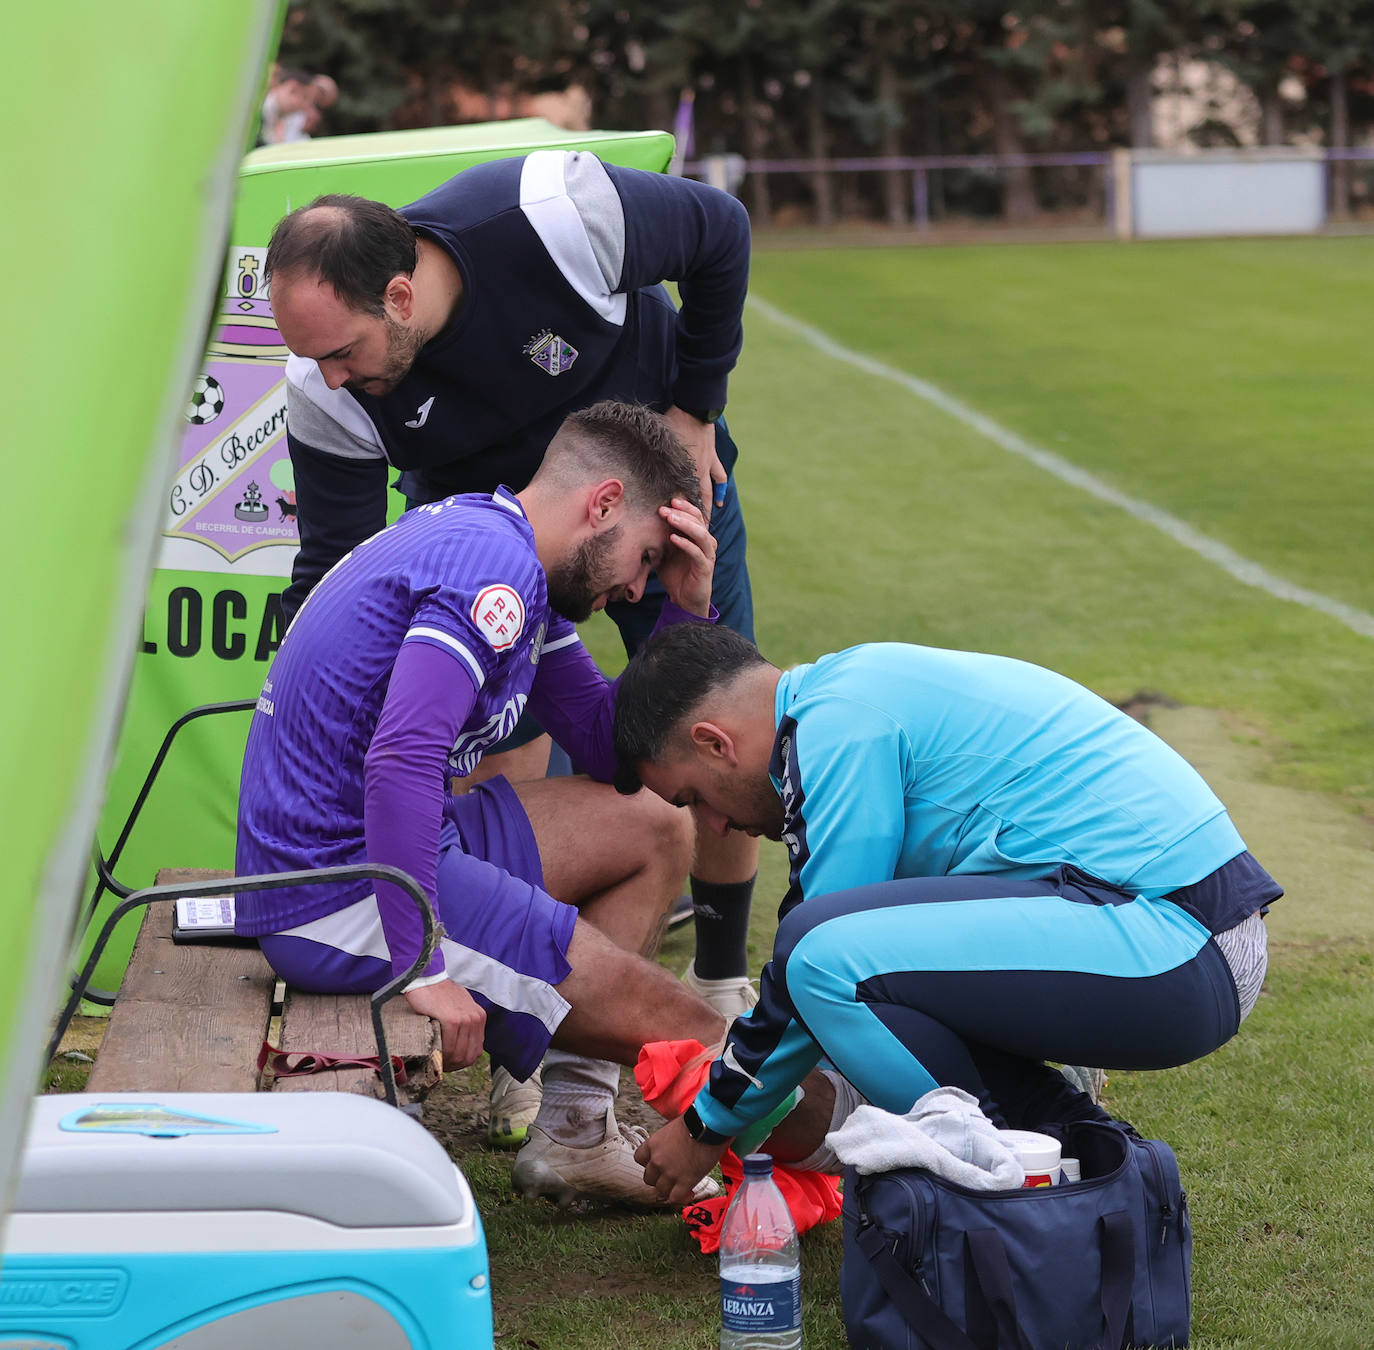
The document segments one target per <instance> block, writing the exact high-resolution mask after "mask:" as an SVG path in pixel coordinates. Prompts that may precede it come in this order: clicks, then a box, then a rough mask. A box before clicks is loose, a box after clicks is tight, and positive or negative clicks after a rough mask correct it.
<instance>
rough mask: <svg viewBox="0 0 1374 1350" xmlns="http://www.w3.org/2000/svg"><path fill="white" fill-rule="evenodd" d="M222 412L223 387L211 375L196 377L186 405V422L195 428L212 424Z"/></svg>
mask: <svg viewBox="0 0 1374 1350" xmlns="http://www.w3.org/2000/svg"><path fill="white" fill-rule="evenodd" d="M223 410H224V386H223V385H221V384H220V382H219V381H218V380H217V379H215V377H214V376H213V375H197V376H196V382H195V384H193V385H192V386H191V401H190V402H189V403H188V404H187V405H186V420H187V421H188V422H193V423H195V425H197V426H204V425H205V424H206V423H207V422H213V421H214V420H215V418H217V417H218V416H219V415H220V413H221V412H223Z"/></svg>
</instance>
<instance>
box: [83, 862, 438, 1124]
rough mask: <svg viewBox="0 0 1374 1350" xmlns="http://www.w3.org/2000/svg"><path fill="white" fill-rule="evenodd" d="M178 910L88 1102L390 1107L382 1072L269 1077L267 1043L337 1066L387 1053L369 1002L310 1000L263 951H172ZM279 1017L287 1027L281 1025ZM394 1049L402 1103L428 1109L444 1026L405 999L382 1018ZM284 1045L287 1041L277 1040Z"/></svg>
mask: <svg viewBox="0 0 1374 1350" xmlns="http://www.w3.org/2000/svg"><path fill="white" fill-rule="evenodd" d="M229 875H230V874H229V873H228V872H214V871H204V870H175V871H173V870H168V871H163V872H159V873H158V877H157V881H158V885H164V884H184V883H186V882H188V881H207V880H223V879H227V878H228V876H229ZM172 909H173V906H172V905H171V904H168V903H161V904H154V905H150V906H149V907H148V909H147V911H146V913H145V916H144V920H143V926H142V927H141V928H140V930H139V934H138V939H137V941H136V942H135V943H134V950H133V955H132V956H131V957H130V959H129V965H128V969H127V970H126V972H125V975H124V982H123V984H122V986H121V988H120V991H119V997H118V999H117V1000H116V1001H115V1005H114V1008H113V1009H112V1010H111V1013H110V1019H109V1025H108V1027H107V1028H106V1031H105V1039H104V1040H103V1041H102V1042H101V1046H100V1052H99V1054H98V1055H97V1057H96V1062H95V1067H94V1068H93V1069H92V1070H91V1075H90V1078H89V1080H88V1082H87V1085H86V1091H87V1092H256V1091H275V1092H358V1093H361V1094H363V1095H364V1096H375V1097H381V1096H383V1095H384V1094H383V1090H382V1084H381V1079H380V1078H379V1077H378V1075H377V1074H376V1073H375V1072H373V1071H372V1070H371V1069H365V1068H352V1069H331V1070H325V1071H324V1072H321V1073H316V1074H309V1075H304V1076H301V1077H297V1078H274V1077H273V1076H272V1075H271V1074H270V1072H265V1073H262V1074H260V1073H259V1071H258V1067H257V1060H258V1051H259V1048H260V1047H261V1045H262V1043H263V1041H264V1040H266V1039H271V1040H272V1042H273V1044H275V1045H277V1046H279V1047H280V1048H281V1049H282V1050H284V1051H288V1052H292V1051H302V1052H307V1051H308V1052H312V1053H317V1054H325V1055H331V1056H334V1057H335V1058H354V1057H371V1056H375V1055H376V1053H377V1046H376V1043H375V1041H374V1038H373V1033H372V1018H371V1008H370V1003H369V1000H368V999H367V997H366V996H365V995H362V994H341V995H338V994H307V993H302V992H301V991H299V990H295V989H291V988H287V989H286V990H285V993H284V997H283V998H282V1001H281V1003H280V1008H279V1009H278V1004H277V999H276V992H277V989H278V983H279V982H278V980H277V976H276V974H275V973H274V972H273V970H272V968H271V967H270V966H269V965H268V964H267V961H266V960H265V959H264V957H263V955H262V953H261V952H259V951H258V949H257V948H256V947H243V946H229V945H224V946H219V945H214V944H211V943H175V942H173V941H172ZM277 1016H279V1018H280V1021H279V1025H274V1019H275V1017H277ZM382 1024H383V1026H384V1028H385V1030H386V1038H387V1048H388V1049H389V1051H390V1052H391V1054H392V1055H399V1056H400V1057H401V1060H402V1062H403V1063H404V1065H405V1069H406V1078H407V1081H406V1083H405V1084H400V1083H398V1084H397V1095H398V1098H399V1100H400V1101H401V1102H402V1103H406V1102H412V1103H413V1102H418V1101H420V1100H422V1099H423V1097H424V1095H425V1094H426V1093H427V1092H428V1091H429V1089H430V1088H431V1087H433V1086H434V1085H435V1084H436V1083H437V1082H438V1081H439V1078H440V1076H441V1073H442V1056H441V1052H440V1048H439V1024H438V1023H437V1022H435V1021H433V1020H432V1019H430V1018H428V1017H420V1016H417V1015H416V1014H415V1013H413V1012H412V1011H411V1010H410V1006H409V1005H408V1004H407V1003H406V1001H405V1000H404V999H403V998H401V997H399V996H397V997H396V998H393V999H392V1000H391V1001H390V1002H389V1003H387V1005H386V1007H385V1008H384V1009H383V1012H382ZM269 1033H275V1034H269Z"/></svg>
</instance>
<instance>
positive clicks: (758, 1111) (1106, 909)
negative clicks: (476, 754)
mask: <svg viewBox="0 0 1374 1350" xmlns="http://www.w3.org/2000/svg"><path fill="white" fill-rule="evenodd" d="M615 740H616V753H617V756H618V759H619V762H620V777H619V779H618V780H617V786H619V787H621V788H622V790H629V789H630V788H631V787H632V786H633V785H634V784H635V783H636V782H640V781H642V782H643V783H644V784H645V785H646V786H648V787H650V788H652V789H653V790H654V791H655V792H657V793H658V794H659V795H660V796H661V797H664V798H665V799H667V800H668V801H670V802H674V803H676V804H678V805H680V806H690V807H693V808H694V809H695V811H696V813H697V815H698V817H699V818H700V819H701V820H702V821H703V822H704V823H706V824H707V825H709V826H710V827H712V828H714V829H715V830H717V831H722V832H723V831H727V830H744V831H746V832H748V833H751V834H762V835H766V836H768V837H769V838H771V839H782V840H783V841H785V842H786V844H787V847H788V851H789V853H790V855H791V886H790V889H789V890H788V893H787V896H786V898H785V899H784V901H783V903H782V908H781V918H782V922H781V924H780V926H779V928H778V935H777V940H776V943H775V945H774V948H773V959H772V961H771V962H770V963H769V964H768V965H767V966H766V967H765V969H764V971H763V978H762V986H761V997H760V1001H759V1005H758V1007H757V1008H756V1009H755V1010H754V1011H753V1013H752V1014H750V1015H748V1016H746V1017H741V1018H739V1019H738V1020H736V1021H735V1023H734V1024H733V1026H732V1027H731V1030H730V1033H729V1037H728V1039H727V1041H726V1044H725V1047H724V1051H723V1053H722V1054H721V1056H720V1058H719V1059H717V1060H716V1062H715V1063H714V1064H713V1065H712V1068H711V1074H710V1078H709V1079H708V1081H707V1084H706V1086H705V1087H704V1088H703V1089H702V1091H701V1093H700V1094H699V1095H698V1097H697V1098H696V1100H695V1102H694V1104H693V1107H692V1108H691V1109H689V1110H688V1112H687V1113H686V1115H685V1116H684V1117H683V1118H682V1119H680V1120H674V1121H672V1122H670V1123H669V1124H668V1125H666V1126H664V1127H663V1128H662V1129H661V1130H660V1131H659V1132H658V1133H657V1134H655V1135H654V1136H652V1137H651V1138H650V1139H649V1140H648V1141H647V1142H646V1143H645V1144H643V1145H642V1146H641V1147H640V1148H639V1150H638V1151H637V1153H636V1155H635V1156H636V1160H637V1161H639V1162H641V1163H643V1164H644V1176H645V1180H646V1182H648V1183H649V1185H651V1186H653V1187H654V1188H655V1189H656V1190H657V1191H658V1192H659V1194H661V1195H662V1196H664V1198H665V1199H667V1200H670V1201H673V1202H676V1203H685V1202H686V1201H687V1200H688V1199H689V1198H690V1196H691V1190H692V1186H693V1185H694V1183H695V1182H696V1181H697V1180H698V1179H700V1178H701V1177H702V1176H704V1175H705V1174H706V1173H707V1172H708V1171H709V1170H710V1168H711V1167H712V1165H713V1164H714V1163H715V1161H716V1159H717V1158H718V1157H719V1155H720V1153H721V1152H722V1151H723V1150H724V1148H725V1146H726V1144H727V1143H728V1142H729V1141H730V1140H731V1139H732V1138H733V1137H734V1136H736V1135H738V1134H739V1133H740V1132H741V1131H743V1130H745V1129H746V1128H747V1127H748V1126H750V1125H751V1124H753V1123H755V1122H757V1121H759V1120H762V1119H763V1118H764V1117H765V1116H766V1115H768V1113H769V1112H770V1111H772V1110H773V1109H775V1108H776V1107H777V1106H778V1105H779V1104H780V1103H781V1102H783V1100H784V1099H785V1098H786V1097H787V1095H788V1094H789V1093H790V1092H791V1091H792V1090H793V1089H794V1088H795V1087H796V1086H797V1085H798V1084H799V1083H800V1082H801V1081H802V1079H803V1078H804V1077H806V1076H807V1074H808V1072H809V1071H810V1070H812V1069H813V1068H814V1067H815V1066H816V1064H817V1062H818V1061H819V1060H820V1058H821V1056H822V1055H825V1056H827V1057H828V1058H829V1059H830V1060H831V1061H832V1062H833V1063H834V1065H835V1066H836V1068H838V1069H839V1071H840V1073H841V1074H843V1075H844V1077H845V1079H847V1080H848V1082H849V1084H851V1085H852V1086H853V1087H854V1088H856V1089H857V1090H858V1091H859V1092H861V1093H862V1094H863V1095H864V1096H865V1097H867V1098H868V1099H869V1100H870V1101H872V1102H873V1103H874V1104H876V1105H878V1106H881V1107H883V1108H885V1109H886V1110H889V1111H893V1112H897V1113H904V1112H906V1111H908V1110H909V1109H910V1108H911V1106H912V1104H913V1103H914V1102H915V1101H916V1099H917V1098H918V1097H920V1096H922V1095H923V1094H924V1093H926V1092H928V1091H930V1090H931V1089H933V1088H935V1087H937V1086H940V1085H945V1084H951V1085H954V1086H957V1087H961V1088H964V1089H965V1090H967V1091H969V1092H972V1093H973V1094H975V1095H976V1096H978V1097H979V1098H980V1099H981V1100H982V1101H983V1103H984V1105H985V1109H987V1110H989V1111H990V1113H992V1114H994V1116H995V1112H996V1099H997V1098H998V1096H999V1095H1001V1094H1002V1093H1004V1092H1006V1093H1008V1094H1010V1093H1013V1092H1016V1093H1020V1092H1022V1091H1023V1090H1024V1088H1025V1084H1026V1083H1027V1082H1031V1081H1034V1080H1035V1078H1036V1076H1037V1075H1040V1076H1043V1075H1045V1074H1047V1073H1049V1072H1051V1071H1050V1070H1048V1069H1047V1068H1046V1067H1045V1065H1044V1062H1043V1061H1045V1060H1046V1059H1053V1060H1059V1061H1061V1062H1065V1063H1075V1064H1105V1065H1110V1066H1113V1067H1118V1068H1131V1069H1160V1068H1167V1067H1170V1066H1173V1065H1177V1064H1183V1063H1186V1062H1188V1061H1189V1060H1193V1059H1197V1058H1199V1057H1201V1056H1203V1055H1206V1054H1208V1053H1210V1052H1211V1051H1212V1050H1215V1049H1216V1048H1217V1047H1218V1046H1219V1045H1222V1044H1223V1043H1224V1042H1225V1041H1227V1040H1229V1039H1230V1038H1231V1037H1232V1036H1233V1035H1235V1033H1236V1030H1237V1028H1238V1027H1239V1026H1240V1023H1241V1021H1242V1019H1243V1018H1244V1017H1245V1016H1246V1015H1247V1014H1248V1013H1249V1011H1250V1010H1251V1008H1252V1007H1253V1006H1254V1003H1255V1000H1256V998H1257V997H1258V994H1259V989H1260V984H1261V982H1262V980H1263V978H1264V971H1265V965H1266V944H1265V931H1264V923H1263V912H1264V909H1265V907H1266V906H1267V905H1268V904H1269V903H1270V902H1271V901H1273V900H1276V899H1277V898H1278V897H1279V896H1280V895H1282V894H1283V892H1282V890H1281V888H1280V887H1279V886H1278V885H1277V884H1276V883H1275V882H1274V880H1273V879H1272V878H1271V877H1270V876H1269V874H1268V873H1267V872H1265V870H1264V869H1263V868H1262V867H1261V866H1260V865H1259V864H1258V863H1257V862H1256V861H1255V859H1254V858H1252V857H1251V856H1250V854H1249V853H1248V852H1247V851H1246V847H1245V842H1244V840H1242V839H1241V837H1240V835H1239V834H1238V833H1237V831H1236V828H1235V826H1234V825H1233V824H1232V823H1231V819H1230V817H1229V816H1228V815H1227V813H1226V809H1225V807H1223V806H1222V804H1221V802H1220V801H1218V800H1217V798H1216V796H1215V795H1214V794H1213V793H1212V791H1211V790H1210V789H1209V788H1208V786H1207V784H1206V783H1205V782H1203V780H1202V778H1201V777H1200V776H1199V775H1198V774H1197V773H1196V772H1195V771H1194V770H1193V769H1192V767H1191V766H1190V765H1188V764H1187V763H1186V762H1185V761H1184V760H1183V759H1182V758H1181V757H1180V756H1179V755H1178V754H1176V753H1175V752H1174V751H1173V750H1172V749H1170V748H1169V747H1168V746H1167V745H1165V744H1164V742H1163V741H1161V740H1160V739H1159V738H1158V737H1156V736H1155V735H1153V734H1152V733H1151V732H1150V731H1148V730H1146V729H1145V728H1144V727H1143V726H1141V725H1140V724H1139V723H1137V722H1135V721H1134V720H1133V719H1132V718H1130V717H1128V716H1127V715H1126V714H1125V713H1123V712H1121V711H1119V710H1118V709H1117V708H1114V707H1113V706H1112V705H1111V704H1109V703H1106V702H1104V701H1103V700H1102V699H1100V698H1098V697H1097V696H1096V695H1095V694H1092V693H1090V692H1089V691H1088V690H1086V689H1084V688H1082V687H1081V686H1080V685H1077V684H1075V683H1074V682H1073V681H1072V680H1069V679H1067V678H1065V677H1064V676H1062V675H1057V674H1055V673H1053V672H1052V671H1048V670H1044V669H1041V668H1040V667H1038V666H1033V665H1028V664H1027V663H1025V662H1022V661H1016V660H1012V659H1009V658H1007V657H1001V656H989V655H983V654H979V653H974V652H957V651H940V650H936V649H934V648H929V647H915V646H906V645H900V644H895V643H891V644H888V643H884V644H874V645H868V646H861V647H854V648H851V649H850V650H848V651H844V652H839V653H837V654H835V655H832V656H825V657H822V658H821V659H820V660H819V661H817V662H815V664H813V665H803V666H798V667H796V668H795V669H793V670H789V671H781V670H779V669H777V668H776V667H774V666H772V665H769V664H768V663H767V662H766V661H765V660H764V659H763V658H762V657H761V656H760V655H759V653H758V651H757V650H756V649H755V648H754V647H753V646H752V645H751V644H749V643H748V642H746V641H744V640H743V639H742V638H740V637H739V636H738V635H736V634H734V633H731V632H728V631H726V630H722V629H719V628H712V627H708V626H707V625H704V624H700V625H683V626H681V627H678V628H673V629H670V630H668V631H665V632H663V633H661V634H660V635H659V636H658V637H657V638H656V639H655V640H654V641H653V642H651V643H650V644H649V645H648V646H647V647H645V648H644V649H643V650H641V651H640V652H639V654H638V655H636V656H635V658H634V659H633V661H631V663H630V665H629V667H628V669H627V670H626V672H625V675H624V677H623V678H622V680H621V682H620V688H619V697H618V700H617V704H616V712H615ZM802 901H805V902H806V903H805V904H803V903H802ZM813 1081H814V1080H813ZM843 1096H844V1094H843V1093H842V1092H841V1093H839V1094H837V1103H836V1114H837V1116H838V1115H839V1114H840V1113H841V1111H842V1109H843V1108H844V1105H845V1103H844V1102H843V1100H842V1099H843ZM852 1104H853V1101H852V1099H851V1101H850V1103H849V1105H852ZM815 1142H816V1143H819V1142H820V1140H819V1138H818V1139H817V1140H816V1141H815Z"/></svg>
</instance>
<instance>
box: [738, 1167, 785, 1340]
mask: <svg viewBox="0 0 1374 1350" xmlns="http://www.w3.org/2000/svg"><path fill="white" fill-rule="evenodd" d="M801 1343H802V1332H801V1247H800V1245H799V1244H798V1242H797V1225H796V1224H795V1223H793V1222H792V1211H791V1210H789V1209H788V1208H787V1201H785V1200H784V1199H783V1198H782V1192H781V1191H780V1190H778V1187H777V1183H776V1182H775V1181H774V1180H773V1159H772V1158H771V1157H769V1155H768V1154H766V1153H751V1154H749V1155H748V1157H746V1158H745V1159H744V1184H743V1185H742V1186H741V1187H740V1188H739V1190H738V1191H736V1192H735V1198H734V1199H733V1200H732V1201H731V1202H730V1208H729V1209H728V1210H726V1211H725V1223H724V1224H723V1225H722V1227H721V1232H720V1347H721V1350H798V1347H799V1346H800V1345H801Z"/></svg>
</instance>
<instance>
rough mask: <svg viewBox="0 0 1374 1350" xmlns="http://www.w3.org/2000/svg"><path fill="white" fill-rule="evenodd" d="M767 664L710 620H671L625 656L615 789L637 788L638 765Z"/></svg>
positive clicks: (630, 790)
mask: <svg viewBox="0 0 1374 1350" xmlns="http://www.w3.org/2000/svg"><path fill="white" fill-rule="evenodd" d="M767 664H768V663H767V662H766V661H765V660H764V659H763V657H762V656H761V655H759V649H758V648H757V647H755V646H754V644H753V643H752V642H750V641H749V640H748V638H742V637H740V635H739V634H738V633H735V632H732V631H731V630H730V629H728V628H721V627H719V626H718V625H716V624H710V623H676V624H674V625H673V626H672V627H671V628H665V629H664V630H663V631H662V632H661V633H657V634H655V635H654V637H653V638H651V639H650V640H649V641H648V642H647V643H645V644H644V646H643V647H641V648H640V649H639V650H638V651H637V652H636V653H635V654H634V656H632V657H631V658H630V664H629V665H628V666H626V667H625V673H624V674H623V675H622V676H621V677H620V682H619V683H618V684H617V685H616V691H615V723H614V730H613V735H614V739H615V755H616V773H615V786H616V791H617V792H623V793H625V794H627V795H628V794H630V793H634V792H638V791H639V789H640V786H641V782H640V777H639V765H641V764H643V763H646V762H648V763H652V762H653V761H654V760H656V759H658V758H659V757H660V755H662V753H663V751H664V748H665V746H666V745H667V744H668V742H669V741H671V740H673V739H674V738H676V737H677V736H678V735H679V734H680V733H681V731H682V724H683V723H684V722H685V721H686V720H687V718H688V717H689V716H690V715H691V714H692V713H693V712H695V711H696V710H697V709H698V708H699V707H700V705H701V703H702V701H703V700H704V699H705V698H706V697H707V696H708V695H709V694H711V693H713V692H714V691H716V690H718V689H721V688H724V687H726V686H728V685H730V684H733V683H734V682H735V681H736V680H737V679H738V678H739V677H740V676H741V675H742V674H744V673H745V672H746V671H748V670H752V669H754V668H755V667H757V666H764V665H767Z"/></svg>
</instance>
